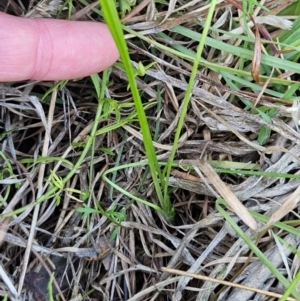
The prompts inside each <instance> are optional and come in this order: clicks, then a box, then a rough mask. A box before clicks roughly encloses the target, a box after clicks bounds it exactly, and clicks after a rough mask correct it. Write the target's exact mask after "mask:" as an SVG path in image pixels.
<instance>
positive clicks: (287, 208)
mask: <svg viewBox="0 0 300 301" xmlns="http://www.w3.org/2000/svg"><path fill="white" fill-rule="evenodd" d="M299 199H300V186H299V187H298V188H297V189H296V190H295V191H294V192H293V193H292V194H291V195H290V196H289V197H288V198H287V199H286V201H285V202H284V204H283V205H282V206H281V207H280V208H279V209H278V210H277V211H276V212H274V213H273V214H272V216H271V217H270V219H269V221H268V223H267V224H266V226H265V227H264V228H268V227H269V226H271V225H272V224H274V223H276V222H278V221H279V220H281V219H282V218H283V217H284V216H285V215H287V214H288V213H289V212H291V211H292V210H293V209H294V208H295V207H296V206H297V204H298V202H299Z"/></svg>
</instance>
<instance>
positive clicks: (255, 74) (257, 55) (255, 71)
mask: <svg viewBox="0 0 300 301" xmlns="http://www.w3.org/2000/svg"><path fill="white" fill-rule="evenodd" d="M260 60H261V41H260V34H259V29H258V26H255V44H254V51H253V59H252V63H251V75H252V78H253V79H254V80H255V81H256V82H257V83H259V69H260Z"/></svg>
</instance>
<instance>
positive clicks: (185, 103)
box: [164, 0, 216, 202]
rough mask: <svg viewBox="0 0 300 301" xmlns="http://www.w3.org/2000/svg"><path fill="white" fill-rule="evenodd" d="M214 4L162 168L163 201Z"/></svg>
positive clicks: (214, 1)
mask: <svg viewBox="0 0 300 301" xmlns="http://www.w3.org/2000/svg"><path fill="white" fill-rule="evenodd" d="M215 6H216V0H212V1H211V4H210V8H209V11H208V15H207V18H206V22H205V26H204V28H203V34H202V36H201V38H200V39H199V40H198V41H200V42H199V45H198V48H197V54H196V57H195V61H194V64H193V68H192V72H191V77H190V80H189V84H188V87H187V90H186V93H185V97H184V100H183V104H182V107H181V114H180V117H179V120H178V124H177V128H176V133H175V138H174V142H173V147H172V150H171V154H170V157H169V159H168V163H167V166H166V168H165V170H164V174H165V178H166V180H165V183H164V201H165V202H168V198H169V193H168V184H169V177H170V173H171V167H172V164H173V161H174V158H175V153H176V150H177V146H178V141H179V137H180V133H181V129H182V127H183V123H184V119H185V117H186V112H187V108H188V104H189V101H190V98H191V96H192V91H193V87H194V82H195V79H196V75H197V71H198V66H199V63H200V59H201V56H202V51H203V49H204V45H205V43H206V38H207V35H208V31H209V28H210V24H211V21H212V18H213V13H214V10H215Z"/></svg>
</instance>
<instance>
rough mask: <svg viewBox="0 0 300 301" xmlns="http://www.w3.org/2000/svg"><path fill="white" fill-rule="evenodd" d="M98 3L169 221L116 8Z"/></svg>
mask: <svg viewBox="0 0 300 301" xmlns="http://www.w3.org/2000/svg"><path fill="white" fill-rule="evenodd" d="M99 2H100V4H101V7H102V12H103V15H104V18H105V21H106V23H107V25H108V26H109V29H110V31H111V34H112V36H113V38H114V40H115V42H116V44H117V46H118V49H119V53H120V56H121V59H122V62H123V65H124V69H125V71H126V74H127V78H128V82H129V85H130V89H131V92H132V97H133V101H134V104H135V107H136V111H137V113H138V119H139V123H140V126H141V130H142V135H143V139H144V145H145V150H146V155H147V157H148V160H149V167H150V171H151V175H152V180H153V183H154V186H155V190H156V193H157V197H158V200H159V202H160V205H161V207H162V209H163V211H164V214H165V216H166V218H168V219H171V218H172V216H173V210H172V206H171V203H170V201H169V198H168V197H164V196H163V193H162V190H161V184H163V183H164V178H163V177H162V173H161V170H160V167H159V164H158V161H157V157H156V153H155V149H154V147H153V143H152V137H151V133H150V129H149V125H148V121H147V117H146V114H145V111H144V109H143V103H142V101H141V97H140V94H139V91H138V88H137V84H136V81H135V74H134V72H133V68H132V66H131V61H130V57H129V52H128V48H127V45H126V43H125V39H124V35H123V30H122V25H121V23H120V20H119V17H118V13H117V10H116V7H115V6H114V5H112V2H111V1H109V0H99Z"/></svg>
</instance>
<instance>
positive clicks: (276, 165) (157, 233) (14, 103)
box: [0, 0, 300, 301]
mask: <svg viewBox="0 0 300 301" xmlns="http://www.w3.org/2000/svg"><path fill="white" fill-rule="evenodd" d="M8 2H9V3H8V4H7V6H6V7H5V9H7V12H8V13H12V14H15V15H21V14H22V13H24V10H23V8H22V7H21V5H20V3H18V1H8ZM175 2H176V1H170V3H169V6H168V5H165V4H163V3H162V4H160V3H158V2H157V3H154V1H145V0H144V1H140V2H138V3H137V4H136V6H135V8H134V9H133V10H132V12H131V13H129V14H127V15H126V16H124V18H123V22H124V24H125V25H126V26H128V27H129V28H131V29H132V30H134V31H136V32H139V33H140V34H142V35H144V36H147V37H151V39H152V40H153V41H157V42H159V43H161V44H163V45H166V46H174V45H175V46H176V47H177V48H174V49H177V50H178V51H180V49H181V47H182V49H183V47H184V48H185V49H188V50H189V51H196V47H197V42H195V41H194V40H192V39H190V38H188V37H187V36H184V35H183V34H181V33H180V32H179V31H178V30H177V31H176V30H172V29H173V28H174V26H177V25H181V26H183V28H185V29H190V30H192V31H193V32H201V30H202V29H201V26H200V22H201V21H203V20H204V19H205V17H206V14H207V11H208V8H209V5H208V4H207V3H208V2H207V1H196V0H195V1H178V3H176V5H175ZM292 2H293V1H275V0H273V1H264V2H263V3H261V4H262V5H264V6H265V7H266V8H268V9H269V11H265V10H263V9H259V7H258V6H256V8H257V10H256V14H257V15H260V16H263V15H266V14H270V15H272V14H277V13H278V12H279V11H281V10H283V9H284V8H285V7H286V6H288V5H289V4H291V3H292ZM249 3H250V1H249ZM23 4H24V5H25V7H26V8H27V7H28V3H25V1H24V2H23ZM35 4H36V3H35ZM39 4H40V5H39V6H33V7H32V8H31V9H30V16H31V17H32V16H34V15H35V14H36V15H37V16H39V15H42V16H45V17H51V15H52V16H53V11H51V9H46V7H47V6H46V4H49V1H48V2H47V1H40V2H39ZM138 4H140V5H138ZM172 4H174V7H172ZM49 5H50V4H49ZM73 6H74V10H73V12H72V15H73V19H93V20H98V21H99V20H101V18H100V17H99V15H98V14H97V11H95V10H97V9H99V6H98V3H97V2H92V1H88V2H84V1H79V0H78V1H73ZM142 6H143V7H142ZM2 10H4V8H2ZM26 13H28V11H26ZM240 13H241V12H238V9H237V7H235V6H234V2H233V1H223V0H221V1H218V4H217V8H216V10H215V15H214V19H213V24H212V26H215V27H216V28H217V27H219V28H221V29H222V30H223V31H224V32H230V31H231V28H232V27H231V26H232V22H233V20H234V22H235V23H236V24H237V23H238V22H239V21H238V16H239V14H240ZM74 16H75V17H74ZM61 18H66V15H65V12H64V11H63V12H62V15H61ZM162 21H163V22H162ZM248 21H249V20H248ZM249 30H250V31H251V28H249ZM210 36H212V37H213V38H214V39H219V38H221V37H222V36H223V37H224V33H216V32H210ZM126 39H127V42H128V46H129V50H130V55H131V59H132V60H133V62H136V63H138V62H140V61H141V62H143V64H144V66H146V65H148V64H150V63H153V62H155V64H154V65H151V66H150V67H149V68H148V69H147V70H146V73H145V75H143V76H138V77H137V84H138V88H139V90H140V93H141V97H142V99H143V101H144V103H145V105H146V104H151V105H149V106H148V107H147V110H146V114H147V116H148V120H149V125H150V128H151V132H152V134H153V137H154V139H155V149H156V151H157V156H158V159H159V161H160V162H164V161H166V160H167V158H168V157H169V154H170V149H171V146H172V141H173V137H174V131H175V130H176V124H177V121H178V118H179V115H180V113H181V103H182V99H183V97H184V94H185V90H186V87H187V82H188V80H189V75H190V72H191V67H192V63H191V62H190V61H189V60H185V59H183V58H180V57H178V56H176V54H174V53H170V52H168V51H163V50H161V49H157V48H156V47H155V46H154V45H149V44H148V43H147V42H146V41H144V40H141V39H139V38H138V37H136V36H134V35H133V34H130V35H129V34H127V36H126ZM226 41H227V43H228V44H230V43H233V44H234V43H235V45H238V43H239V40H238V39H233V38H231V39H228V40H226ZM249 47H250V48H249V49H253V45H252V46H251V45H249ZM83 55H84V54H83ZM203 57H204V58H205V60H206V61H207V62H212V63H217V64H219V65H222V66H227V67H232V68H235V67H236V68H237V69H238V65H239V64H240V60H241V58H240V57H237V56H235V55H234V54H229V53H224V52H222V51H219V50H217V49H214V48H213V47H211V46H206V48H205V51H204V53H203ZM81 59H82V58H79V60H81ZM244 64H245V70H247V67H246V65H247V64H249V61H247V60H246V61H244ZM248 70H249V68H248ZM276 72H278V70H277V71H275V73H276ZM283 72H284V70H282V73H283ZM222 74H223V73H222V72H220V73H218V72H217V71H212V69H209V68H207V67H205V66H204V67H200V68H199V70H198V73H197V82H196V83H195V86H194V90H193V95H192V97H191V100H190V105H189V108H188V113H187V115H186V118H185V124H184V129H183V131H182V135H181V140H180V144H179V146H178V150H177V153H176V162H177V163H180V164H191V165H197V163H195V162H198V161H199V159H205V160H210V162H214V161H223V162H227V164H229V166H230V162H235V163H241V164H242V165H244V166H247V165H248V164H250V165H251V166H252V169H253V168H254V169H259V170H263V171H264V172H273V173H281V174H293V175H296V174H298V172H299V150H300V135H299V132H298V107H297V103H296V102H295V101H294V102H293V101H291V100H290V99H287V98H285V99H283V97H276V96H274V95H273V94H272V93H269V92H268V91H271V90H272V89H273V90H276V83H269V84H268V85H266V86H265V87H264V88H263V89H261V91H262V93H259V92H260V91H258V90H256V89H255V88H253V89H251V88H250V87H248V86H245V85H243V84H242V83H241V84H240V85H239V86H238V85H237V86H236V89H233V88H232V86H231V87H230V85H229V84H228V82H226V81H225V80H224V77H223V75H222ZM274 76H275V75H274ZM276 76H279V74H278V73H277V74H276ZM241 78H242V76H241ZM298 79H299V76H298V75H297V74H295V73H293V74H292V73H289V74H288V75H287V76H286V77H285V80H290V81H291V85H292V84H295V81H297V80H298ZM246 80H248V81H249V80H251V79H249V77H248V78H247V79H246ZM127 85H128V83H127V81H126V74H125V73H124V71H123V70H122V69H121V67H120V66H114V67H113V68H112V69H111V71H110V75H109V84H108V86H107V89H106V97H107V98H108V99H113V100H115V101H116V102H109V103H107V106H108V108H109V109H110V108H112V107H113V106H114V105H115V106H116V107H117V109H118V110H119V111H118V113H119V116H118V114H117V113H116V112H117V109H115V110H113V109H112V110H111V111H110V112H109V113H108V114H107V116H106V117H105V118H102V119H101V120H100V121H99V125H98V129H99V130H101V129H108V130H103V132H101V133H99V134H98V135H97V136H96V137H95V141H94V145H93V148H94V151H93V152H92V151H89V153H88V154H87V155H86V157H85V158H84V160H83V162H82V163H81V164H80V166H79V168H78V170H77V171H76V173H75V174H74V175H73V176H72V177H71V178H70V179H68V181H67V182H66V183H65V184H63V185H62V186H61V187H59V189H58V192H57V193H56V194H55V195H52V196H50V197H48V198H47V199H45V200H43V202H41V203H40V204H39V205H37V204H36V203H35V200H36V199H37V197H38V194H39V195H43V193H45V192H46V191H48V190H49V189H50V188H51V187H53V185H61V181H60V180H61V179H64V178H65V177H66V176H67V175H68V173H69V172H70V165H69V162H71V163H72V164H76V162H77V161H78V159H79V157H80V155H81V152H82V148H83V147H84V144H85V142H86V139H87V137H88V135H89V134H90V131H91V126H92V124H93V122H94V117H95V111H96V108H97V101H96V98H95V93H94V86H93V84H92V81H91V79H90V78H84V79H80V80H78V81H69V82H68V83H67V84H66V85H65V86H63V87H61V88H58V89H55V90H54V91H53V92H52V93H50V94H49V95H48V96H47V97H46V98H45V99H43V100H42V97H43V95H44V94H45V93H46V92H47V91H48V90H49V88H50V87H52V83H47V82H23V83H15V84H1V86H0V91H1V102H0V103H1V106H0V114H1V128H2V129H1V131H2V134H1V135H2V137H1V138H2V140H1V142H0V143H1V144H0V145H1V156H2V158H1V176H2V179H1V194H2V196H1V198H2V199H3V200H4V199H5V201H4V202H2V203H1V211H2V216H1V228H2V232H1V233H2V245H1V265H0V269H1V277H2V281H0V294H1V295H2V296H5V294H6V293H9V296H10V299H11V300H16V295H17V294H18V293H17V292H20V291H21V292H22V293H21V299H20V300H30V298H31V300H36V301H42V300H47V298H48V297H47V284H48V283H49V280H50V275H51V273H52V271H54V272H55V273H54V281H53V295H57V296H58V297H57V298H58V299H59V300H93V301H96V300H131V301H133V300H173V301H179V300H186V301H188V300H198V301H206V300H207V301H208V300H210V301H212V300H215V301H217V300H228V301H235V300H243V301H247V300H277V299H276V297H271V296H270V294H272V293H277V294H283V293H284V291H285V289H284V287H283V285H282V284H281V283H280V282H279V281H278V280H277V279H276V278H275V277H274V275H273V274H272V273H271V272H270V270H269V269H268V268H267V267H266V265H264V264H263V263H262V262H261V261H260V260H259V259H258V258H257V256H256V255H255V254H253V253H252V252H251V251H250V249H249V246H248V245H247V244H246V243H245V242H244V240H243V239H241V238H240V237H239V235H237V234H236V232H235V231H234V230H233V229H232V227H231V226H230V224H229V223H228V222H226V221H225V219H224V217H223V216H222V215H221V214H220V213H219V212H218V211H217V210H216V206H215V202H216V199H217V198H218V195H219V194H220V192H219V191H218V189H217V188H215V187H214V186H213V185H211V180H212V179H210V178H209V176H207V175H206V174H205V175H204V176H203V175H202V178H201V177H200V176H199V174H198V173H197V172H195V171H193V170H192V171H191V170H186V169H185V168H183V167H182V168H180V167H178V168H174V169H173V170H172V176H171V178H170V189H171V194H170V195H171V198H172V204H173V205H174V207H175V211H176V215H175V219H174V221H172V222H170V223H168V222H166V220H165V218H164V217H163V216H162V215H161V214H160V213H159V212H156V211H155V210H152V209H150V208H149V207H147V206H146V205H144V204H142V203H139V202H135V201H133V200H132V199H130V198H128V197H126V196H124V195H123V194H121V193H119V192H118V191H117V190H115V189H113V188H112V187H111V186H110V185H108V184H107V182H105V181H103V180H102V175H103V173H104V172H105V171H107V170H108V169H109V168H111V167H114V166H120V165H123V164H128V163H133V162H137V163H138V162H141V161H143V160H145V151H144V148H143V139H142V137H141V135H140V133H139V125H138V123H137V121H136V118H132V120H130V118H131V117H130V116H132V113H133V111H134V107H133V106H132V105H131V106H130V105H128V106H126V105H124V106H122V104H132V99H131V93H130V92H129V90H128V88H127ZM261 87H262V85H261ZM296 91H297V89H295V93H296ZM278 93H279V92H278ZM295 95H296V94H294V95H292V96H295ZM53 98H54V99H55V103H56V104H55V108H54V109H53V110H51V106H50V105H49V104H50V102H51V99H52V100H53ZM243 100H244V101H243ZM247 102H248V103H251V104H254V103H256V106H257V107H267V108H269V109H270V110H271V109H273V110H274V112H276V113H275V114H274V115H273V116H272V122H267V121H266V120H265V119H264V118H263V115H261V114H257V113H255V112H253V110H249V109H246V106H247V105H246V103H247ZM293 104H294V105H293ZM116 107H115V108H116ZM126 118H127V119H126ZM51 119H53V120H52V121H51ZM125 119H126V120H127V122H126V124H125V123H123V124H122V122H120V120H121V121H122V120H125ZM49 120H50V122H49ZM118 120H119V121H118ZM116 124H117V126H115V125H116ZM110 126H111V129H110V128H109V127H110ZM262 128H264V129H266V131H267V132H268V133H269V135H268V136H267V138H266V140H265V142H264V143H262V144H258V143H257V139H258V135H259V133H260V131H261V129H262ZM47 133H50V137H51V139H50V141H49V147H48V148H47V150H46V154H47V159H44V160H42V159H41V154H44V153H45V150H43V145H44V144H45V140H46V139H47V137H48V135H47ZM228 162H229V163H228ZM8 166H11V170H12V171H13V174H12V173H11V171H10V170H9V168H8ZM240 166H241V165H240ZM253 166H254V167H253ZM42 169H44V172H41V170H42ZM13 175H14V176H13ZM109 177H110V179H111V180H112V181H113V182H114V183H115V184H117V185H118V186H120V187H122V188H123V189H125V190H126V191H129V192H130V193H132V194H133V195H138V196H140V197H141V198H143V199H146V200H148V201H151V202H153V203H157V198H156V195H155V190H154V187H153V185H152V182H151V176H150V174H149V171H148V169H147V168H146V167H145V166H140V167H128V168H125V169H122V170H119V171H117V172H113V173H111V174H110V175H109ZM219 177H220V179H221V180H222V183H225V184H226V187H227V188H229V189H230V191H232V192H234V194H235V195H236V196H237V198H238V199H239V200H240V201H242V202H243V204H244V205H245V206H246V207H247V208H248V209H251V210H253V211H255V212H258V213H260V214H262V215H265V216H267V217H270V216H271V215H272V214H273V213H274V212H275V211H276V210H278V208H280V206H281V205H282V204H283V203H284V202H285V201H286V199H287V198H288V197H289V196H291V195H292V193H293V192H294V191H295V190H296V189H297V187H298V186H299V183H300V179H295V178H294V179H288V178H286V179H285V178H282V177H281V178H278V177H264V176H261V175H249V176H247V175H244V174H238V173H233V174H229V173H227V174H225V173H219ZM55 180H56V181H55ZM85 192H89V193H88V194H87V196H86V197H83V194H84V193H85ZM297 198H298V197H297V196H296V203H297ZM83 202H84V203H85V204H86V207H83ZM98 204H100V205H101V207H102V208H104V209H105V210H106V214H105V215H103V214H99V212H98V213H97V210H98V209H99V206H98ZM294 205H295V204H294ZM19 208H23V209H22V210H21V211H20V212H15V211H14V210H17V209H19ZM78 208H83V210H82V211H81V212H78ZM289 209H292V208H290V207H289ZM89 210H90V211H89ZM289 211H291V210H289ZM10 212H14V214H13V216H10V217H9V218H5V217H6V216H5V215H3V214H8V213H10ZM227 212H228V213H231V216H232V217H233V218H234V219H235V221H236V222H237V223H238V225H239V226H240V228H241V229H242V230H243V231H244V232H245V233H246V235H247V236H248V237H249V238H250V239H251V240H252V241H253V242H254V243H255V244H256V245H257V246H258V247H259V249H260V250H261V251H262V252H263V253H264V254H265V256H266V257H267V258H268V259H269V260H270V261H271V262H272V263H273V265H274V266H275V267H276V268H277V269H278V270H279V271H280V272H281V273H282V274H283V275H284V276H285V277H286V278H287V279H289V280H290V281H291V280H292V279H293V278H294V277H295V275H296V273H297V272H298V269H299V256H298V255H297V252H295V251H298V246H299V243H300V236H299V235H297V234H296V233H290V232H289V231H287V230H285V229H280V230H279V228H273V229H272V231H264V232H262V233H256V232H254V231H252V230H250V229H248V227H247V226H246V225H245V224H244V223H243V222H242V221H240V220H239V219H238V218H236V216H235V215H234V214H232V211H230V210H229V209H227ZM297 212H298V207H296V208H295V209H294V211H291V212H290V213H288V214H286V215H285V216H284V220H294V221H295V222H294V224H293V227H294V229H295V230H297V227H298V224H299V222H297V219H298V218H299V216H298V215H297ZM259 227H262V224H261V223H260V222H259ZM32 229H35V230H36V232H35V235H34V237H32V236H30V231H31V230H32ZM274 233H275V234H276V235H277V236H276V237H280V238H281V239H282V241H284V242H286V243H285V244H284V243H282V241H279V240H278V239H277V238H276V237H275V236H274ZM26 246H27V248H26ZM28 246H29V247H28ZM290 246H293V249H292V248H291V247H290ZM25 250H27V251H25ZM163 267H167V268H169V269H176V270H181V271H185V272H189V273H192V274H197V275H202V276H207V277H210V278H212V279H216V280H218V281H219V280H224V281H227V282H228V283H222V282H212V281H210V280H208V279H196V278H194V277H192V276H191V275H190V278H189V277H187V276H186V275H179V274H178V273H176V272H170V270H164V271H163V270H162V268H163ZM5 275H6V276H7V277H8V278H7V279H5ZM229 283H232V284H240V285H241V287H240V288H236V287H231V286H229ZM246 287H252V288H254V291H249V290H247V289H246ZM258 289H261V290H263V291H264V292H261V293H258V292H257V290H258ZM296 289H297V287H296ZM268 294H269V295H268ZM291 300H296V299H291Z"/></svg>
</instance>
